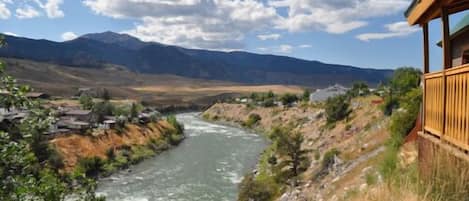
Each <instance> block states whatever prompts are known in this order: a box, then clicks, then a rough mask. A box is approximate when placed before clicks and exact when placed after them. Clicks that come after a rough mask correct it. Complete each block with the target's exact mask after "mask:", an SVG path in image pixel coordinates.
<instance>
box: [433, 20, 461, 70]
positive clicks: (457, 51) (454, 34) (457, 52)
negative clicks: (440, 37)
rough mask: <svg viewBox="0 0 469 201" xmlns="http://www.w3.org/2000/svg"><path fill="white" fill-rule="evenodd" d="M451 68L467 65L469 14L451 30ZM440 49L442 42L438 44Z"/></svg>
mask: <svg viewBox="0 0 469 201" xmlns="http://www.w3.org/2000/svg"><path fill="white" fill-rule="evenodd" d="M450 41H451V58H452V65H451V66H452V67H456V66H460V65H464V64H469V14H466V16H465V17H464V18H463V19H462V20H461V21H460V22H459V23H458V24H457V25H456V26H455V27H454V28H453V29H452V30H451V34H450ZM438 46H440V47H442V42H439V43H438Z"/></svg>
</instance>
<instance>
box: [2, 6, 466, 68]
mask: <svg viewBox="0 0 469 201" xmlns="http://www.w3.org/2000/svg"><path fill="white" fill-rule="evenodd" d="M408 4H410V0H0V32H4V33H9V34H15V35H18V36H22V37H28V38H35V39H48V40H53V41H64V40H70V39H73V38H74V37H76V36H79V35H82V34H86V33H96V32H103V31H108V30H110V31H114V32H124V33H128V34H131V35H134V36H136V37H138V38H140V39H142V40H145V41H156V42H161V43H165V44H171V45H179V46H183V47H189V48H201V49H216V50H225V51H229V50H244V51H249V52H255V53H261V54H276V55H286V56H292V57H297V58H302V59H307V60H318V61H322V62H327V63H336V64H346V65H354V66H359V67H369V68H396V67H400V66H414V67H419V68H420V66H421V65H422V53H421V52H422V39H421V35H422V33H421V30H420V29H419V28H418V27H409V26H408V25H407V24H406V23H405V20H406V19H405V18H404V16H403V12H404V10H405V9H406V8H407V6H408ZM466 13H467V12H465V13H460V14H456V15H454V16H451V19H450V20H451V24H453V25H454V24H455V23H457V21H458V20H459V19H461V18H462V16H463V15H464V14H466ZM440 27H441V25H440V21H439V20H435V21H434V22H432V23H431V24H430V30H431V34H430V40H431V43H432V44H431V45H432V49H431V65H432V69H433V70H438V69H439V66H441V62H442V61H441V50H440V48H438V47H436V45H433V44H436V42H437V41H438V40H439V39H440V34H441V28H440Z"/></svg>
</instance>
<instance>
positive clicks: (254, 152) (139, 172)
mask: <svg viewBox="0 0 469 201" xmlns="http://www.w3.org/2000/svg"><path fill="white" fill-rule="evenodd" d="M176 117H177V119H178V121H180V122H182V123H183V124H184V126H185V134H186V136H187V139H186V140H184V142H183V143H181V144H180V145H179V146H178V147H175V148H173V149H171V150H169V151H166V152H163V153H161V154H160V155H158V156H156V157H154V158H151V159H147V160H145V161H143V162H142V163H140V164H138V165H135V166H132V167H131V168H130V171H127V170H126V171H121V172H119V173H116V174H113V175H112V176H111V177H108V178H104V179H102V180H100V181H99V183H98V190H97V193H98V194H100V195H105V196H106V198H107V200H108V201H186V200H187V201H189V200H190V201H197V200H200V201H225V200H226V201H234V200H236V197H237V193H238V184H239V183H240V182H241V180H242V178H243V175H244V174H246V173H248V172H249V171H252V170H253V169H254V168H255V165H256V163H257V160H258V157H259V154H260V153H261V152H262V150H264V148H265V147H266V146H267V144H268V142H267V141H266V140H265V139H264V138H263V137H262V136H259V135H256V134H254V133H252V132H249V131H246V130H243V129H240V128H235V127H230V126H225V125H218V124H213V123H209V122H206V121H203V120H202V119H200V118H199V113H184V114H179V115H177V116H176Z"/></svg>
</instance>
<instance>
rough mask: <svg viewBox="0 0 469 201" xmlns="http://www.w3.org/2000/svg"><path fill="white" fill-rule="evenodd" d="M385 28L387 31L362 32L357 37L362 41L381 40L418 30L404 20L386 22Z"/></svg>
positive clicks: (406, 34) (402, 35)
mask: <svg viewBox="0 0 469 201" xmlns="http://www.w3.org/2000/svg"><path fill="white" fill-rule="evenodd" d="M385 28H386V29H387V32H382V33H364V34H360V35H358V36H357V38H358V39H359V40H362V41H370V40H381V39H386V38H394V37H404V36H408V35H410V34H413V33H415V32H417V31H419V29H418V28H416V27H411V26H409V25H408V24H407V22H405V21H402V22H396V23H392V24H387V25H385Z"/></svg>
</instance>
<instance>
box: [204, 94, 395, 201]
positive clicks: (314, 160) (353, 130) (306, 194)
mask: <svg viewBox="0 0 469 201" xmlns="http://www.w3.org/2000/svg"><path fill="white" fill-rule="evenodd" d="M378 99H380V98H379V97H376V96H368V97H359V98H355V99H353V100H352V102H351V109H352V113H351V114H350V117H349V118H348V119H347V120H343V121H339V122H337V123H335V124H334V125H327V124H326V117H325V114H324V113H325V111H324V109H323V107H322V106H320V105H310V104H304V105H300V106H295V107H287V108H283V107H262V106H252V105H247V104H225V103H221V104H215V105H213V106H212V107H211V108H209V109H208V110H206V111H205V112H204V113H203V116H204V118H206V119H209V120H211V121H229V122H233V123H236V124H239V125H244V126H248V127H251V128H253V129H256V130H260V131H263V132H264V133H266V134H269V133H270V132H271V130H272V129H273V128H275V127H276V126H284V125H292V126H293V129H295V130H297V131H299V132H301V133H302V135H303V137H304V139H305V140H304V142H303V144H302V148H303V149H305V150H310V152H309V153H308V158H309V160H310V161H311V163H310V166H309V167H307V170H306V171H304V173H302V174H301V175H300V176H299V180H300V182H299V185H298V186H296V187H292V186H289V185H285V184H276V183H274V184H276V186H273V187H272V185H270V186H269V188H274V189H277V190H278V191H279V192H273V194H274V195H273V196H272V197H273V199H272V200H276V199H279V200H282V201H283V200H308V199H313V200H334V199H338V198H344V197H347V196H349V195H350V194H351V193H353V192H354V191H359V190H360V189H364V188H365V187H364V186H365V185H368V184H367V181H366V180H367V179H366V178H373V179H370V180H381V179H380V178H379V176H378V174H377V171H378V170H377V168H376V167H374V166H373V165H372V164H374V162H373V161H376V160H380V159H379V158H380V157H382V151H383V145H384V143H385V141H386V139H388V138H389V132H388V130H387V124H388V122H389V118H388V117H386V116H384V115H383V114H382V112H381V110H380V109H379V105H377V104H373V102H376V100H378ZM253 116H258V117H259V118H257V117H256V118H254V119H257V120H256V121H255V122H254V123H252V120H250V119H252V118H253ZM326 125H327V126H326ZM333 150H335V151H336V154H332V155H331V153H332V151H333ZM275 154H276V153H275V147H274V146H271V147H269V148H267V149H266V150H265V151H264V154H263V156H262V157H261V160H260V161H259V164H258V167H259V172H258V173H257V174H256V179H257V180H268V181H267V182H264V183H269V184H272V182H275V181H274V178H275V175H273V173H272V172H273V171H272V168H273V166H272V165H271V164H269V161H268V160H269V157H271V156H272V155H275ZM331 156H332V157H333V158H335V159H334V162H333V163H334V165H333V166H331V167H332V168H331V169H328V170H323V165H322V164H323V162H324V161H325V160H329V159H328V158H329V157H331ZM280 162H281V161H279V163H280ZM319 172H326V173H325V174H322V175H321V177H318V173H319Z"/></svg>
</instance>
